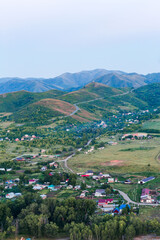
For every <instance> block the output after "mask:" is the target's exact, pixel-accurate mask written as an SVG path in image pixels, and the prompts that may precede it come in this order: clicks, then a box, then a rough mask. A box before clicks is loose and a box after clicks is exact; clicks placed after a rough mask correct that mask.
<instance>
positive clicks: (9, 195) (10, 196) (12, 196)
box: [6, 192, 15, 199]
mask: <svg viewBox="0 0 160 240" xmlns="http://www.w3.org/2000/svg"><path fill="white" fill-rule="evenodd" d="M14 197H15V194H14V193H13V192H11V193H8V194H6V198H7V199H12V198H14Z"/></svg>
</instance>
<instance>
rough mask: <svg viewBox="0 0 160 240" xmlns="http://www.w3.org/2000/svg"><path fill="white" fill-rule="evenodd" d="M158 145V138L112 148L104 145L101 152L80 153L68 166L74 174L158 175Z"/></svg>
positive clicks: (124, 143)
mask: <svg viewBox="0 0 160 240" xmlns="http://www.w3.org/2000/svg"><path fill="white" fill-rule="evenodd" d="M100 140H101V139H100ZM100 140H99V141H100ZM103 141H104V137H103ZM159 143H160V139H159V138H158V137H155V138H153V139H147V140H130V141H119V142H118V144H117V145H114V146H112V145H106V147H105V148H104V149H103V150H94V151H93V152H91V153H88V154H85V152H82V153H80V154H78V155H76V156H75V157H73V158H71V159H70V160H69V163H68V165H69V167H71V168H72V169H73V170H74V171H75V172H84V171H86V170H87V169H92V170H94V171H103V172H109V173H135V172H136V173H137V172H138V173H143V172H148V173H149V174H150V173H152V172H155V173H158V172H159V170H160V161H159V159H158V155H159V153H160V146H159Z"/></svg>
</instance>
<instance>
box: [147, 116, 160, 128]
mask: <svg viewBox="0 0 160 240" xmlns="http://www.w3.org/2000/svg"><path fill="white" fill-rule="evenodd" d="M143 129H154V130H160V118H158V119H154V120H151V121H147V122H145V123H144V124H143Z"/></svg>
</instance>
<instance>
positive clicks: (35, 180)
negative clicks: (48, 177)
mask: <svg viewBox="0 0 160 240" xmlns="http://www.w3.org/2000/svg"><path fill="white" fill-rule="evenodd" d="M36 182H37V179H30V180H29V184H34V183H36Z"/></svg>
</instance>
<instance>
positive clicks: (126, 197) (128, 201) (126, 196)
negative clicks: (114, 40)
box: [115, 189, 160, 207]
mask: <svg viewBox="0 0 160 240" xmlns="http://www.w3.org/2000/svg"><path fill="white" fill-rule="evenodd" d="M115 190H117V191H118V192H119V194H120V195H121V196H122V197H123V198H124V199H125V200H126V201H127V203H128V204H129V203H132V204H135V205H138V206H154V207H157V206H160V204H155V203H153V204H152V203H139V202H134V201H132V200H131V199H130V198H129V197H128V195H127V194H126V193H124V192H122V191H120V190H118V189H115Z"/></svg>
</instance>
